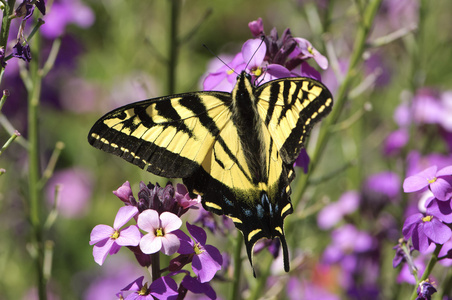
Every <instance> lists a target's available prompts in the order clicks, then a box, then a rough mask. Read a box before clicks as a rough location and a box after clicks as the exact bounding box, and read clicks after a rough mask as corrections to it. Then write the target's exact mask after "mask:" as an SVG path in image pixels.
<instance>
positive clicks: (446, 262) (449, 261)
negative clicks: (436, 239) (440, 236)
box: [438, 239, 452, 268]
mask: <svg viewBox="0 0 452 300" xmlns="http://www.w3.org/2000/svg"><path fill="white" fill-rule="evenodd" d="M438 257H439V263H440V264H441V265H443V266H445V267H448V268H449V267H452V239H450V240H448V241H447V242H445V243H444V245H443V247H442V248H441V250H440V251H439V254H438Z"/></svg>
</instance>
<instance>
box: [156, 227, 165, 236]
mask: <svg viewBox="0 0 452 300" xmlns="http://www.w3.org/2000/svg"><path fill="white" fill-rule="evenodd" d="M164 235H165V234H164V232H163V228H156V229H155V236H164Z"/></svg>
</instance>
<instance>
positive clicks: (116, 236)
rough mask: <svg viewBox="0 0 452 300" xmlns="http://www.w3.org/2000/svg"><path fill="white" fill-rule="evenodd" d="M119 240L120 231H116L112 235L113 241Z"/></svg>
mask: <svg viewBox="0 0 452 300" xmlns="http://www.w3.org/2000/svg"><path fill="white" fill-rule="evenodd" d="M117 238H119V231H118V230H115V232H113V234H112V235H111V239H113V240H116V239H117Z"/></svg>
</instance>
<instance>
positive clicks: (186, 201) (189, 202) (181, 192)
mask: <svg viewBox="0 0 452 300" xmlns="http://www.w3.org/2000/svg"><path fill="white" fill-rule="evenodd" d="M174 199H175V200H176V202H177V203H178V204H179V207H180V208H181V209H180V211H179V212H178V213H179V214H178V215H179V216H181V215H183V214H184V213H185V212H186V211H187V210H188V209H189V208H190V207H193V208H194V209H197V208H198V207H197V206H196V205H198V204H199V203H201V195H198V196H197V197H196V199H192V198H191V197H190V193H189V192H188V190H187V187H186V186H185V185H183V184H180V183H178V184H177V186H176V191H175V193H174Z"/></svg>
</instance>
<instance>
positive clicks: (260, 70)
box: [253, 68, 262, 77]
mask: <svg viewBox="0 0 452 300" xmlns="http://www.w3.org/2000/svg"><path fill="white" fill-rule="evenodd" d="M253 74H254V75H255V76H256V77H259V76H261V75H262V68H256V69H255V70H253Z"/></svg>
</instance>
